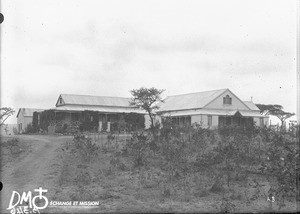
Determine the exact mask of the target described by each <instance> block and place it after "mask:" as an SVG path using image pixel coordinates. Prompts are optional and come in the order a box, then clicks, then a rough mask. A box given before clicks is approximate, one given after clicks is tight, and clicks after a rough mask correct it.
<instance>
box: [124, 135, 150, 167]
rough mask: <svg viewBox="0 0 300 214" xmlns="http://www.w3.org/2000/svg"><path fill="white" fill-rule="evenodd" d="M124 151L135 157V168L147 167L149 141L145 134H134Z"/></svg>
mask: <svg viewBox="0 0 300 214" xmlns="http://www.w3.org/2000/svg"><path fill="white" fill-rule="evenodd" d="M124 150H125V151H127V152H128V154H129V155H131V156H132V157H133V162H134V167H140V166H143V165H145V164H146V159H147V155H148V153H149V139H148V137H147V135H146V134H144V133H143V132H141V133H134V134H133V135H132V137H131V139H130V140H129V141H128V142H127V144H126V146H125V148H124Z"/></svg>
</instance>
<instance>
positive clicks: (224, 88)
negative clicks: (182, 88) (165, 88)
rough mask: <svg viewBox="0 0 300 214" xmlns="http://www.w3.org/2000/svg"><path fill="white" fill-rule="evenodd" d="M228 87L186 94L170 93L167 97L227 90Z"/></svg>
mask: <svg viewBox="0 0 300 214" xmlns="http://www.w3.org/2000/svg"><path fill="white" fill-rule="evenodd" d="M227 89H228V88H222V89H216V90H208V91H198V92H192V93H186V94H177V95H170V96H167V97H176V96H182V95H189V94H198V93H205V92H211V91H225V90H227Z"/></svg>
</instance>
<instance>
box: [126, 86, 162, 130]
mask: <svg viewBox="0 0 300 214" xmlns="http://www.w3.org/2000/svg"><path fill="white" fill-rule="evenodd" d="M164 91H165V90H164V89H157V88H154V87H152V88H144V87H141V88H140V89H133V90H131V91H130V93H131V94H132V96H133V98H132V100H131V102H130V105H132V106H135V107H138V108H142V109H144V110H145V111H146V112H147V113H148V115H149V117H150V121H151V130H152V132H153V133H154V122H155V121H154V113H153V110H156V109H159V106H158V104H159V103H160V102H163V99H162V98H161V94H162V93H163V92H164Z"/></svg>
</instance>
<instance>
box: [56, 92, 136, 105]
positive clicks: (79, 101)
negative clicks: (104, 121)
mask: <svg viewBox="0 0 300 214" xmlns="http://www.w3.org/2000/svg"><path fill="white" fill-rule="evenodd" d="M61 97H62V99H63V100H64V102H65V104H66V105H67V104H72V105H94V106H119V107H130V104H129V102H130V100H131V99H130V98H125V97H105V96H90V95H74V94H61Z"/></svg>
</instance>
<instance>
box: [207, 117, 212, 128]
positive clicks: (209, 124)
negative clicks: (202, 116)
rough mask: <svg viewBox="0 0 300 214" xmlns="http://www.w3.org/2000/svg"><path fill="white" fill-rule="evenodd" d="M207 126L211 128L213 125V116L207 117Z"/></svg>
mask: <svg viewBox="0 0 300 214" xmlns="http://www.w3.org/2000/svg"><path fill="white" fill-rule="evenodd" d="M207 125H208V126H211V125H212V116H211V115H208V116H207Z"/></svg>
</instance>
